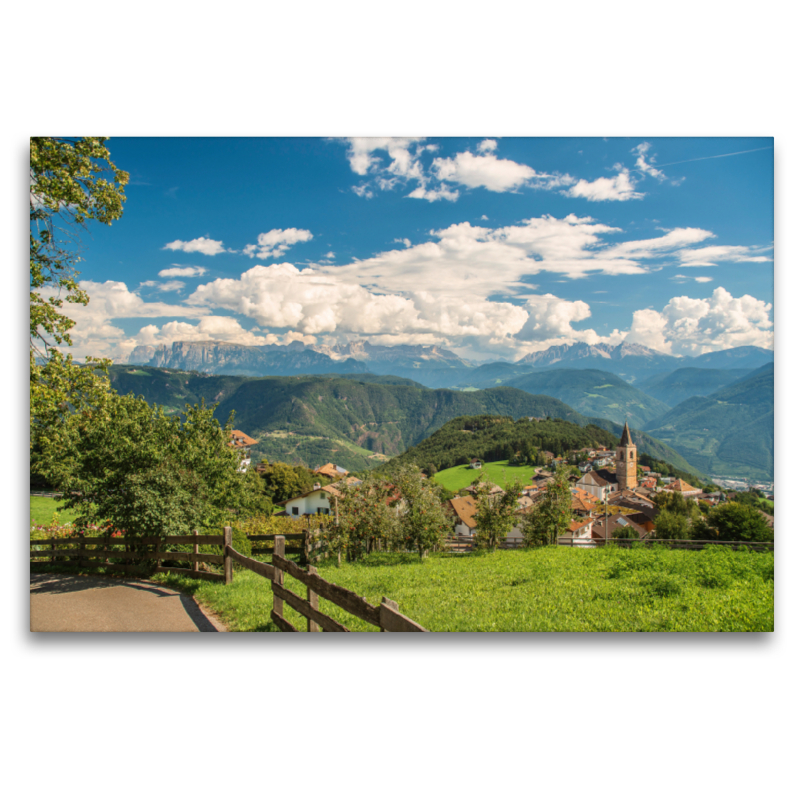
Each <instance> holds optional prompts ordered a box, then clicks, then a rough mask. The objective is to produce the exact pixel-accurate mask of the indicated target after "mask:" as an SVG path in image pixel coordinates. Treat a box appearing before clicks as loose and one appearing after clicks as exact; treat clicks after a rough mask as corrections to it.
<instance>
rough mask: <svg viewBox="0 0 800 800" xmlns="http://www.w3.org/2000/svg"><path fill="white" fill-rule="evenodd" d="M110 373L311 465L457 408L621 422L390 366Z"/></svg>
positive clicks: (431, 423) (355, 455) (417, 430)
mask: <svg viewBox="0 0 800 800" xmlns="http://www.w3.org/2000/svg"><path fill="white" fill-rule="evenodd" d="M110 373H111V380H112V385H113V386H114V388H116V389H117V390H118V391H120V392H121V393H123V394H125V393H128V392H130V391H132V392H134V393H136V394H141V395H143V396H144V397H145V399H146V400H148V402H151V403H159V404H161V405H164V406H165V407H166V408H167V410H170V411H172V412H177V411H180V410H182V409H183V407H184V405H185V404H186V403H198V402H200V399H201V398H205V400H206V402H208V403H214V402H218V403H219V404H220V405H219V407H218V408H217V411H216V416H217V419H219V420H220V422H222V423H224V422H225V421H226V420H227V419H228V414H229V413H230V411H231V410H235V412H236V416H235V426H236V427H237V428H239V429H240V430H243V431H245V432H246V433H248V434H249V435H250V436H253V437H254V438H256V439H258V440H259V444H258V445H256V446H255V447H254V448H253V457H254V460H260V459H262V458H268V459H270V460H275V459H278V460H281V461H286V462H288V463H294V464H299V463H302V464H306V465H307V466H312V467H313V466H316V465H317V464H322V463H325V462H327V461H333V462H334V463H337V464H340V465H341V466H343V467H345V468H347V469H350V470H362V469H368V468H371V467H374V466H377V465H378V464H380V463H381V462H382V461H386V460H387V458H391V457H393V456H398V455H400V454H402V453H404V452H405V451H406V450H407V449H408V448H409V447H413V446H414V445H416V444H417V443H419V442H421V441H422V440H424V439H425V438H426V437H429V436H431V434H433V433H435V432H436V431H437V430H439V429H440V428H441V427H442V426H444V425H445V424H446V423H448V422H449V421H450V420H452V419H453V418H454V417H461V416H465V415H469V416H479V415H491V416H502V417H511V418H513V419H518V418H520V417H524V418H527V417H553V418H559V419H562V420H566V421H569V422H573V423H575V424H576V425H577V426H586V425H589V424H593V425H595V426H596V427H597V428H598V429H599V430H602V431H605V432H606V434H607V435H608V436H610V437H611V438H609V439H608V441H609V442H615V441H617V440H618V439H619V435H620V432H621V430H622V426H621V425H619V424H618V423H615V422H611V421H610V420H606V419H590V418H587V417H585V416H583V415H582V414H579V413H577V412H576V411H574V410H573V409H571V408H570V407H569V406H567V405H566V404H565V403H563V402H561V401H560V400H556V399H554V398H552V397H546V396H536V395H531V394H529V393H528V392H524V391H522V390H520V389H514V388H510V387H498V388H496V389H486V390H482V391H475V392H458V391H452V390H448V389H426V388H424V387H422V386H419V385H418V384H414V383H413V382H412V381H410V380H408V379H403V378H395V377H393V376H372V375H369V376H363V377H365V378H369V382H366V381H362V380H353V379H352V378H350V377H349V376H348V377H341V376H338V375H333V376H321V375H311V376H297V377H272V378H250V377H239V376H236V377H232V376H225V375H205V374H201V373H197V372H182V371H179V370H170V369H164V368H157V367H126V366H115V367H112V368H111V370H110ZM359 377H362V376H359ZM373 378H374V379H375V380H378V381H380V382H379V383H374V382H373ZM634 436H635V437H636V442H637V444H638V445H639V447H640V449H642V448H644V449H646V450H647V451H648V452H650V454H651V455H652V456H653V457H654V458H659V459H660V460H663V461H668V462H670V463H673V464H675V466H676V467H678V468H680V469H685V470H687V471H691V470H692V468H691V467H690V466H689V465H688V464H687V463H686V462H685V461H684V460H683V459H682V458H681V457H680V456H679V455H678V454H677V453H676V452H675V451H674V450H672V449H671V448H669V447H666V446H665V445H664V444H662V443H660V442H656V441H655V440H654V439H652V437H649V436H646V434H643V433H641V432H640V431H634ZM604 441H605V440H604ZM545 449H552V448H550V447H546V448H545ZM473 455H474V454H473ZM479 455H480V456H481V457H485V456H484V455H483V454H479ZM427 463H430V461H428V462H427Z"/></svg>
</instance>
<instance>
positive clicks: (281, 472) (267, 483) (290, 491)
mask: <svg viewBox="0 0 800 800" xmlns="http://www.w3.org/2000/svg"><path fill="white" fill-rule="evenodd" d="M261 463H262V465H263V467H264V469H263V471H262V472H261V473H260V475H261V479H262V480H263V481H264V491H265V492H266V494H267V495H268V496H269V497H270V498H271V499H272V501H273V502H274V503H282V502H283V501H284V500H289V499H291V498H292V497H297V496H298V495H301V494H304V493H305V492H310V491H311V489H312V488H313V486H314V483H315V478H317V482H319V483H322V481H319V479H318V477H317V476H315V475H314V474H313V473H312V472H311V471H310V470H308V469H306V468H305V467H294V466H292V465H291V464H285V463H283V462H282V461H275V462H273V463H272V464H270V463H269V462H266V461H262V462H261Z"/></svg>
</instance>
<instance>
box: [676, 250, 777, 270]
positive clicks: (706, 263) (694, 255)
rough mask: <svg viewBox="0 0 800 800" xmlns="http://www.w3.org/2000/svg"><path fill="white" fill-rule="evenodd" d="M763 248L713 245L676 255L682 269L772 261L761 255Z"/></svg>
mask: <svg viewBox="0 0 800 800" xmlns="http://www.w3.org/2000/svg"><path fill="white" fill-rule="evenodd" d="M764 252H765V248H763V247H743V246H738V245H715V246H711V247H698V248H695V249H693V250H681V251H680V252H679V253H678V257H679V258H680V262H681V266H682V267H715V266H717V264H718V263H720V262H737V261H754V262H761V263H763V262H768V261H772V259H771V258H770V257H769V256H765V255H762V254H763V253H764Z"/></svg>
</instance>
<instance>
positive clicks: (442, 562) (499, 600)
mask: <svg viewBox="0 0 800 800" xmlns="http://www.w3.org/2000/svg"><path fill="white" fill-rule="evenodd" d="M773 568H774V554H773V553H755V552H748V551H732V550H728V549H726V548H722V547H714V548H707V549H706V550H703V551H686V550H669V549H667V548H660V547H654V548H644V547H641V548H640V547H634V548H633V549H631V550H626V549H619V548H615V547H606V548H599V549H579V548H563V547H547V548H541V549H537V550H514V551H499V552H496V553H488V554H485V555H481V554H466V555H449V554H434V555H433V556H431V557H430V558H428V559H427V560H426V561H424V562H420V561H419V559H418V558H417V557H416V556H413V555H410V554H395V553H374V554H372V555H371V556H369V557H368V558H367V560H366V561H363V562H359V563H355V564H347V563H345V564H343V565H342V567H341V568H337V567H336V566H335V565H333V564H323V565H321V566H320V567H319V571H320V574H321V575H322V576H323V577H324V578H326V579H327V580H329V581H333V582H334V583H337V584H339V585H341V586H345V587H346V588H348V589H350V590H352V591H354V592H356V593H357V594H359V595H362V596H363V597H365V598H366V599H367V600H368V601H369V602H370V603H373V604H374V605H378V604H379V603H380V601H381V598H382V597H384V596H386V597H389V598H390V599H392V600H395V601H396V602H398V603H399V604H400V610H401V611H402V612H403V613H404V614H406V615H407V616H409V617H411V618H412V619H414V620H416V621H417V622H419V623H420V624H421V625H423V626H425V627H426V628H428V629H429V630H431V631H771V630H773V627H774V606H773V592H774V580H773ZM159 580H162V581H163V582H164V583H167V584H168V585H170V586H173V587H174V588H176V589H182V590H183V591H186V592H189V593H191V594H193V595H194V596H195V597H196V598H197V600H198V601H199V602H201V603H202V604H204V605H206V606H208V607H209V608H210V609H212V610H213V611H214V612H215V613H217V614H219V616H220V617H221V618H222V619H223V620H224V621H225V622H226V624H227V625H228V626H229V627H230V629H231V630H236V631H274V630H275V627H274V625H273V624H272V623H271V622H270V619H269V614H270V610H271V607H272V592H271V590H270V583H269V582H268V581H267V580H265V579H263V578H260V577H258V576H257V575H255V574H254V573H252V572H248V571H237V572H236V573H235V575H234V581H233V583H232V584H231V585H230V586H224V585H221V584H212V583H204V582H201V581H196V580H191V579H186V578H183V577H182V576H173V575H163V576H161V577H160V578H159ZM286 586H287V588H289V589H291V590H292V591H294V592H295V593H296V594H299V595H300V596H301V597H305V587H304V586H303V585H302V584H300V582H299V581H296V580H294V579H292V578H291V577H289V576H286ZM320 610H321V611H323V612H324V613H327V614H329V615H330V616H332V617H333V618H334V619H337V620H338V621H340V622H342V623H343V624H344V625H346V626H347V627H349V628H350V629H351V630H354V631H368V630H371V631H374V630H375V628H374V627H372V626H371V625H368V624H367V623H365V622H362V621H361V620H358V619H356V618H355V617H352V616H351V615H349V614H346V613H345V612H343V611H342V610H341V609H339V608H338V607H336V606H334V605H333V604H331V603H329V602H327V601H325V600H320ZM285 614H286V618H287V619H289V621H291V622H292V624H294V625H295V627H297V628H299V629H301V630H305V619H304V618H303V617H301V616H300V615H299V614H297V613H295V612H294V611H292V610H291V609H289V608H288V606H285Z"/></svg>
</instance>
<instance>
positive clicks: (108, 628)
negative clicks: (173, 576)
mask: <svg viewBox="0 0 800 800" xmlns="http://www.w3.org/2000/svg"><path fill="white" fill-rule="evenodd" d="M226 630H227V629H226V628H225V626H224V625H223V624H222V623H221V622H220V621H219V620H218V619H216V618H215V617H214V616H213V614H211V613H210V612H208V611H207V610H205V609H201V607H200V606H199V605H198V604H197V603H196V602H195V601H194V600H193V599H192V598H191V597H188V596H187V595H183V594H180V593H179V592H176V591H174V590H173V589H167V588H166V587H165V586H161V585H159V584H157V583H151V582H149V581H139V580H132V581H126V580H117V579H114V578H101V577H89V576H85V575H58V574H53V573H39V574H36V573H34V574H32V575H31V631H32V632H36V633H39V632H50V631H59V632H71V633H77V632H81V633H83V632H112V631H114V632H163V633H184V632H186V633H189V632H193V633H197V632H208V633H211V632H224V631H226Z"/></svg>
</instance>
